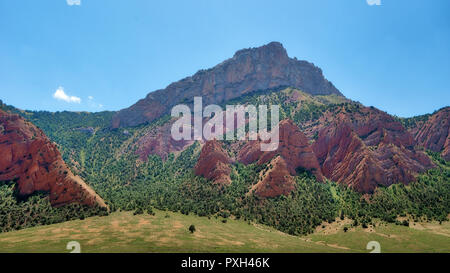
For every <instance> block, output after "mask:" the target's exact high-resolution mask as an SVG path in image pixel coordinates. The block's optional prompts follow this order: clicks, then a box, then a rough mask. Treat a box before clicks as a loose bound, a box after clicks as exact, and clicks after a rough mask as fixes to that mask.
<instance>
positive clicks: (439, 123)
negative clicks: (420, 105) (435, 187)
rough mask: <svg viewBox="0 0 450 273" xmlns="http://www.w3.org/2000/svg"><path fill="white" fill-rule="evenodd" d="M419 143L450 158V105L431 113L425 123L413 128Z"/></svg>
mask: <svg viewBox="0 0 450 273" xmlns="http://www.w3.org/2000/svg"><path fill="white" fill-rule="evenodd" d="M411 132H412V133H414V139H415V140H416V142H417V145H419V146H421V147H424V148H425V149H429V150H431V151H433V152H436V153H441V155H442V157H443V158H444V159H445V160H450V107H445V108H443V109H441V110H439V111H437V112H436V113H434V114H433V115H431V116H430V117H429V118H428V120H427V121H426V122H424V123H423V124H417V126H415V127H413V128H411Z"/></svg>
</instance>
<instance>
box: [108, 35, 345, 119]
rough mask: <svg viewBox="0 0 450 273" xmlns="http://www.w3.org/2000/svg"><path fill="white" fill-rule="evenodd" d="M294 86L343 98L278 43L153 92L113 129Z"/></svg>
mask: <svg viewBox="0 0 450 273" xmlns="http://www.w3.org/2000/svg"><path fill="white" fill-rule="evenodd" d="M278 87H293V88H297V89H300V90H302V91H304V92H306V93H308V94H311V95H330V94H336V95H341V96H342V94H341V93H340V92H339V90H337V89H336V87H334V86H333V84H332V83H331V82H329V81H328V80H326V79H325V77H324V76H323V73H322V70H321V69H320V68H318V67H316V66H315V65H314V64H312V63H309V62H307V61H298V60H297V59H292V58H289V57H288V55H287V52H286V49H285V48H284V47H283V45H282V44H280V43H278V42H271V43H269V44H267V45H263V46H261V47H257V48H250V49H243V50H239V51H237V52H236V53H235V54H234V56H233V57H232V58H230V59H228V60H226V61H224V62H222V63H220V64H218V65H216V66H214V67H213V68H210V69H207V70H200V71H199V72H197V73H196V74H194V75H193V76H191V77H187V78H184V79H182V80H180V81H178V82H174V83H172V84H170V85H169V86H167V87H166V88H165V89H160V90H157V91H154V92H151V93H149V94H148V95H147V97H146V98H144V99H141V100H140V101H138V102H137V103H136V104H134V105H132V106H131V107H129V108H126V109H123V110H121V111H119V112H118V113H117V114H116V115H115V116H114V118H113V122H112V127H113V128H118V127H130V126H137V125H140V124H143V123H147V122H151V121H153V120H155V119H157V118H159V117H161V116H162V115H164V114H168V113H169V112H170V109H171V108H172V107H173V106H175V105H177V104H179V103H186V102H189V101H192V100H193V98H194V97H196V96H201V97H202V98H203V103H204V104H221V103H223V102H226V101H228V100H231V99H234V98H238V97H240V96H242V95H244V94H248V93H251V92H254V91H258V90H268V89H276V88H278Z"/></svg>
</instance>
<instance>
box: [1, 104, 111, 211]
mask: <svg viewBox="0 0 450 273" xmlns="http://www.w3.org/2000/svg"><path fill="white" fill-rule="evenodd" d="M0 152H1V156H0V181H16V182H17V187H18V193H19V194H20V195H22V196H27V195H30V194H32V193H34V192H36V191H44V192H48V193H49V199H50V202H51V204H52V205H53V206H62V205H65V204H69V203H74V202H77V203H81V204H86V205H90V206H95V205H99V206H102V207H106V205H105V203H104V201H103V200H102V198H100V196H98V195H97V194H96V193H95V192H94V191H93V190H92V189H91V188H90V187H89V186H88V185H86V183H85V182H84V181H83V180H81V178H79V177H77V176H74V175H73V174H72V172H71V171H70V169H69V168H67V166H66V164H65V163H64V161H63V160H62V158H61V155H60V153H59V151H58V149H57V148H56V146H55V145H54V144H53V143H51V142H50V140H49V139H48V138H47V137H46V136H45V135H44V133H43V132H42V131H41V130H40V129H38V128H36V127H35V126H34V125H33V124H31V123H30V122H28V121H26V120H24V119H23V118H21V117H20V116H18V115H14V114H8V113H6V112H4V111H2V110H0Z"/></svg>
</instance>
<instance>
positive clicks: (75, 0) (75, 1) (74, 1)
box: [66, 0, 81, 6]
mask: <svg viewBox="0 0 450 273" xmlns="http://www.w3.org/2000/svg"><path fill="white" fill-rule="evenodd" d="M66 2H67V5H69V6H74V5H75V6H81V0H66Z"/></svg>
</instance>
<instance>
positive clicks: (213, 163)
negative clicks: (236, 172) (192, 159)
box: [195, 140, 231, 185]
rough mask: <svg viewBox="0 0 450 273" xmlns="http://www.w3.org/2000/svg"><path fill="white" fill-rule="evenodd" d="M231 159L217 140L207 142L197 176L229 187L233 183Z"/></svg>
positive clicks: (196, 168) (197, 168) (199, 160)
mask: <svg viewBox="0 0 450 273" xmlns="http://www.w3.org/2000/svg"><path fill="white" fill-rule="evenodd" d="M230 164H231V159H230V157H229V156H228V153H227V152H226V151H225V150H224V149H223V147H222V143H220V142H219V141H217V140H210V141H207V142H206V143H205V144H204V145H203V147H202V151H201V152H200V157H199V159H198V162H197V165H196V166H195V174H196V175H199V176H203V177H205V178H207V179H211V180H213V181H214V183H216V184H221V185H229V184H230V183H231V178H230V173H231V167H230Z"/></svg>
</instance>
